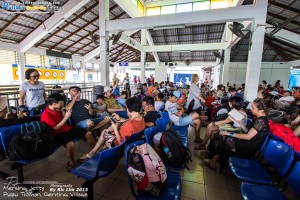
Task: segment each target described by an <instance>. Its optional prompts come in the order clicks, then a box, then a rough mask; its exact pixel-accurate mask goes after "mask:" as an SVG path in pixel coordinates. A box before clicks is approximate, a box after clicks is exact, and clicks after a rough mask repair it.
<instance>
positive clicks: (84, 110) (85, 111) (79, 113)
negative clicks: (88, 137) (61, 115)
mask: <svg viewBox="0 0 300 200" xmlns="http://www.w3.org/2000/svg"><path fill="white" fill-rule="evenodd" d="M69 92H70V95H71V98H72V101H70V102H69V103H68V105H67V106H66V110H72V115H71V117H72V119H73V120H74V124H75V125H76V126H77V127H81V128H84V129H91V128H93V127H94V126H95V125H98V124H99V123H100V122H101V121H102V120H103V119H104V118H105V117H99V118H94V119H93V114H94V110H93V107H92V103H91V102H90V101H88V100H87V99H81V98H80V94H81V88H80V87H77V86H72V87H70V88H69Z"/></svg>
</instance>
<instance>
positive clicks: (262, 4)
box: [245, 0, 268, 101]
mask: <svg viewBox="0 0 300 200" xmlns="http://www.w3.org/2000/svg"><path fill="white" fill-rule="evenodd" d="M267 7H268V1H267V0H259V1H256V9H255V13H256V16H255V18H254V21H253V26H252V27H253V30H254V32H253V33H252V46H251V50H250V51H249V53H248V63H247V72H246V82H245V83H246V87H245V99H247V100H248V101H253V100H254V99H255V98H256V97H257V88H258V84H259V76H260V69H261V60H262V53H263V47H264V38H265V27H264V26H257V24H265V23H266V15H267Z"/></svg>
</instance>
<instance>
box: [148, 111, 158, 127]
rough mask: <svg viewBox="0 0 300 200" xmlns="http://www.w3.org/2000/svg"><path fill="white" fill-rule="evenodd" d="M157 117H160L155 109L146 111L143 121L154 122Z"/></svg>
mask: <svg viewBox="0 0 300 200" xmlns="http://www.w3.org/2000/svg"><path fill="white" fill-rule="evenodd" d="M158 118H160V114H159V113H158V112H157V111H156V110H154V111H148V112H147V113H146V115H145V116H144V120H145V122H151V123H154V124H155V122H156V120H157V119H158Z"/></svg>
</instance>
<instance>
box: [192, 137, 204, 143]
mask: <svg viewBox="0 0 300 200" xmlns="http://www.w3.org/2000/svg"><path fill="white" fill-rule="evenodd" d="M194 142H195V143H202V142H203V140H202V139H201V138H200V139H195V140H194Z"/></svg>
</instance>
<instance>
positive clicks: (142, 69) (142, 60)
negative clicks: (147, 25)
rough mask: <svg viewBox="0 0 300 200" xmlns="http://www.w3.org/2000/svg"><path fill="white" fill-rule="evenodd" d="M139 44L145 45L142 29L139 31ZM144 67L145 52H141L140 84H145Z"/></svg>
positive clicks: (144, 35) (144, 30) (144, 31)
mask: <svg viewBox="0 0 300 200" xmlns="http://www.w3.org/2000/svg"><path fill="white" fill-rule="evenodd" d="M141 44H142V45H143V46H145V45H146V29H142V30H141ZM145 65H146V52H145V51H141V63H140V66H141V77H140V78H141V83H145V73H146V70H145Z"/></svg>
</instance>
